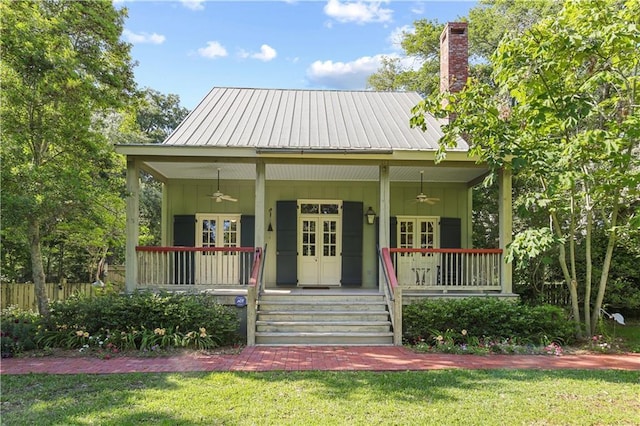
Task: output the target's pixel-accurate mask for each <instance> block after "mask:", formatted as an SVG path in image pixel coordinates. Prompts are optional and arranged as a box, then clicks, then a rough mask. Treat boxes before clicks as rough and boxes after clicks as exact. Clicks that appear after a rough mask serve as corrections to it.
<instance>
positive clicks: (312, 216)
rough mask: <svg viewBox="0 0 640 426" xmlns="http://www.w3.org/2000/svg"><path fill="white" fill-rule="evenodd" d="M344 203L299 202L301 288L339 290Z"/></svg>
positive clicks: (299, 272)
mask: <svg viewBox="0 0 640 426" xmlns="http://www.w3.org/2000/svg"><path fill="white" fill-rule="evenodd" d="M341 223H342V202H341V201H307V200H301V201H299V202H298V229H299V232H298V286H301V287H302V286H304V287H314V286H339V285H340V276H341V266H342V253H341V252H342V238H341V235H342V232H341Z"/></svg>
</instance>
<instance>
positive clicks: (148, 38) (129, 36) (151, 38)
mask: <svg viewBox="0 0 640 426" xmlns="http://www.w3.org/2000/svg"><path fill="white" fill-rule="evenodd" d="M122 35H123V36H124V38H125V39H126V40H127V41H128V42H129V43H133V44H138V43H150V44H162V43H164V40H165V36H163V35H160V34H157V33H153V34H149V33H144V32H143V33H134V32H133V31H131V30H127V29H125V30H123V31H122Z"/></svg>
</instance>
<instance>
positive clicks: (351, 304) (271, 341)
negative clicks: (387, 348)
mask: <svg viewBox="0 0 640 426" xmlns="http://www.w3.org/2000/svg"><path fill="white" fill-rule="evenodd" d="M256 344H257V345H349V346H351V345H391V344H393V332H392V327H391V321H390V317H389V312H388V310H387V305H386V301H385V298H384V295H383V294H379V293H369V294H368V293H364V294H363V293H361V294H344V293H342V294H326V292H324V293H323V292H305V293H303V294H300V293H297V294H282V295H279V294H268V295H261V296H260V297H259V299H258V312H257V321H256Z"/></svg>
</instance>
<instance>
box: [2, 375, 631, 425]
mask: <svg viewBox="0 0 640 426" xmlns="http://www.w3.org/2000/svg"><path fill="white" fill-rule="evenodd" d="M638 385H640V377H639V375H638V372H633V371H614V370H599V371H586V370H554V371H537V370H437V371H422V372H415V371H406V372H388V373H376V372H320V371H308V372H263V373H247V372H241V373H240V372H239V373H228V372H225V373H180V374H177V373H162V374H159V373H153V374H152V373H147V374H143V373H135V374H112V375H84V374H83V375H35V374H31V375H22V376H4V377H2V395H1V400H2V424H3V425H24V424H38V425H45V424H118V425H121V424H141V423H147V424H171V425H186V424H238V423H247V422H248V423H251V421H250V420H251V418H252V417H253V418H257V419H260V418H261V417H260V416H265V417H264V418H270V419H280V420H282V421H283V422H285V423H286V422H287V421H291V419H292V418H295V417H292V416H296V415H299V413H302V412H303V411H304V410H307V411H308V410H311V409H314V407H315V409H318V410H322V411H321V413H319V414H318V415H319V416H320V417H325V418H326V417H327V416H329V418H331V417H330V415H331V412H332V411H331V410H336V412H339V413H342V412H348V410H349V409H350V408H349V407H355V406H357V407H360V410H369V409H370V410H372V413H375V412H376V410H377V408H376V407H380V404H382V403H386V404H389V407H398V408H396V409H407V410H413V409H420V408H419V407H424V406H425V404H435V405H438V406H439V405H444V406H445V407H451V409H455V407H457V406H461V405H467V406H468V405H469V403H470V402H469V401H473V400H476V401H478V402H480V401H482V402H483V403H487V401H491V400H493V398H498V400H496V401H497V403H502V402H501V401H499V398H503V397H501V396H500V395H504V394H505V393H507V394H510V395H512V396H514V395H516V394H522V395H523V396H522V398H525V400H526V398H528V397H530V396H531V395H532V394H535V393H538V394H546V392H547V389H549V388H553V387H554V386H558V387H565V388H566V389H570V390H571V391H572V392H576V393H577V394H578V395H590V394H591V393H597V392H599V391H600V390H601V389H605V392H608V393H609V394H612V397H613V393H616V392H618V390H619V391H620V395H623V396H624V395H625V394H633V393H634V392H635V391H637V389H638ZM634 389H635V390H634ZM514 397H515V396H514ZM617 397H619V395H618V396H617ZM584 398H587V397H586V396H585V397H584ZM517 401H518V400H517V399H516V400H515V403H516V404H517ZM618 402H620V403H623V402H624V401H618ZM626 403H631V404H634V403H635V404H636V407H635V408H634V407H629V408H631V409H632V410H633V409H635V410H639V409H640V404H639V403H638V401H637V400H636V401H635V402H634V400H633V399H630V400H628V401H626ZM363 407H366V408H363ZM416 407H417V408H416ZM378 409H379V408H378ZM387 409H388V408H387ZM506 414H507V413H505V415H506ZM371 415H375V414H371ZM365 418H366V417H365ZM258 423H260V422H258ZM277 423H279V422H277ZM271 424H273V423H271Z"/></svg>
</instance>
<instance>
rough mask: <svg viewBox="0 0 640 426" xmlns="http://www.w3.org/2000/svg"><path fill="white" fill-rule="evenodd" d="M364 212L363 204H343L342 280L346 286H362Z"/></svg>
mask: <svg viewBox="0 0 640 426" xmlns="http://www.w3.org/2000/svg"><path fill="white" fill-rule="evenodd" d="M363 222H364V210H363V205H362V203H361V202H358V201H344V202H343V203H342V280H341V283H342V285H344V286H361V285H362V227H363Z"/></svg>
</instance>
